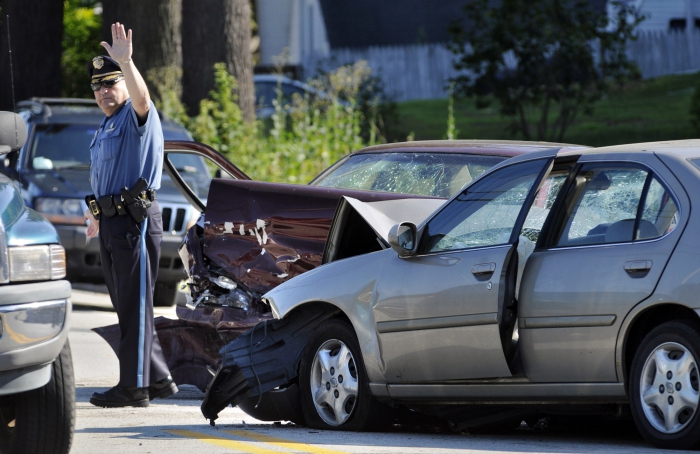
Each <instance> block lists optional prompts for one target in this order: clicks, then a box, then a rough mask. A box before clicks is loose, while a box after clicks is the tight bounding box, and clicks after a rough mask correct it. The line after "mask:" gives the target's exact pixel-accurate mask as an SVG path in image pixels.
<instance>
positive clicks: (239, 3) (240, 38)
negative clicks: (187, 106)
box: [224, 0, 255, 122]
mask: <svg viewBox="0 0 700 454" xmlns="http://www.w3.org/2000/svg"><path fill="white" fill-rule="evenodd" d="M224 36H225V37H226V40H225V42H224V46H225V47H224V50H225V51H226V56H227V59H226V65H227V67H228V70H229V72H230V73H231V74H233V75H234V76H235V77H236V80H237V81H238V105H239V106H240V108H241V112H242V113H243V119H244V120H245V121H246V122H248V121H252V120H253V119H254V118H255V86H254V85H253V57H252V55H251V52H250V3H249V0H227V1H225V2H224Z"/></svg>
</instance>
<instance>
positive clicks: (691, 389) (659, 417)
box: [639, 342, 700, 434]
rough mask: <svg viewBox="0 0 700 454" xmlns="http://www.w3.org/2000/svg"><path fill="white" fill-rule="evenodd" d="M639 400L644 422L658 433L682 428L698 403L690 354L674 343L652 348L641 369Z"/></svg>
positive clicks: (692, 360)
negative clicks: (644, 418) (644, 417)
mask: <svg viewBox="0 0 700 454" xmlns="http://www.w3.org/2000/svg"><path fill="white" fill-rule="evenodd" d="M639 399H640V400H641V403H642V408H643V410H644V415H645V416H646V418H647V421H649V423H650V424H651V425H652V426H653V427H654V428H655V429H656V430H658V431H659V432H661V433H663V434H674V433H677V432H680V431H681V430H683V429H684V428H686V427H687V426H688V424H689V423H690V421H691V420H692V419H693V416H694V415H695V413H696V412H697V409H698V402H699V401H700V395H699V393H698V366H697V362H696V360H695V357H694V356H693V354H692V353H691V352H690V351H689V350H688V349H687V348H686V347H684V346H683V345H681V344H678V343H676V342H666V343H664V344H661V345H659V346H658V347H656V348H655V349H654V350H653V351H652V352H651V353H650V354H649V356H648V357H647V360H646V362H645V363H644V368H643V369H642V376H641V381H640V387H639Z"/></svg>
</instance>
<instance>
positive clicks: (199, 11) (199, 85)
mask: <svg viewBox="0 0 700 454" xmlns="http://www.w3.org/2000/svg"><path fill="white" fill-rule="evenodd" d="M182 2H183V3H182V15H183V24H182V35H183V37H185V39H184V40H183V49H182V59H183V69H184V74H183V80H182V82H183V95H182V100H183V102H184V103H185V105H186V106H187V110H188V113H189V114H190V115H196V114H197V112H198V110H199V101H200V100H202V99H204V98H206V97H208V96H209V92H210V91H211V90H213V89H214V69H213V68H214V63H218V62H224V63H226V67H227V69H228V71H229V72H230V73H231V74H232V75H233V76H235V77H236V80H237V81H238V93H237V95H238V105H239V106H240V108H241V111H242V113H243V119H244V120H245V121H251V120H253V119H254V118H255V87H254V85H253V60H252V54H251V52H250V35H251V30H250V24H251V17H250V14H251V13H250V11H251V10H250V3H249V0H223V1H222V0H182ZM219 37H224V39H220V38H219Z"/></svg>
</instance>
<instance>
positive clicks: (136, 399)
mask: <svg viewBox="0 0 700 454" xmlns="http://www.w3.org/2000/svg"><path fill="white" fill-rule="evenodd" d="M90 403H91V404H92V405H96V406H98V407H148V388H130V387H128V386H115V387H113V388H110V389H108V390H107V391H105V392H103V393H92V397H90Z"/></svg>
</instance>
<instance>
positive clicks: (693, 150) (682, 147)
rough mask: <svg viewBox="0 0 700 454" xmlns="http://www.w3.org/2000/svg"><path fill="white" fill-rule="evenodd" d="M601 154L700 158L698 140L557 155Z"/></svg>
mask: <svg viewBox="0 0 700 454" xmlns="http://www.w3.org/2000/svg"><path fill="white" fill-rule="evenodd" d="M602 153H663V154H674V155H677V156H680V157H682V158H685V159H691V158H700V139H688V140H667V141H662V142H643V143H630V144H624V145H611V146H608V147H599V148H589V149H587V150H580V151H578V152H575V151H572V150H562V151H560V152H559V153H558V155H559V156H562V155H569V154H602Z"/></svg>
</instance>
